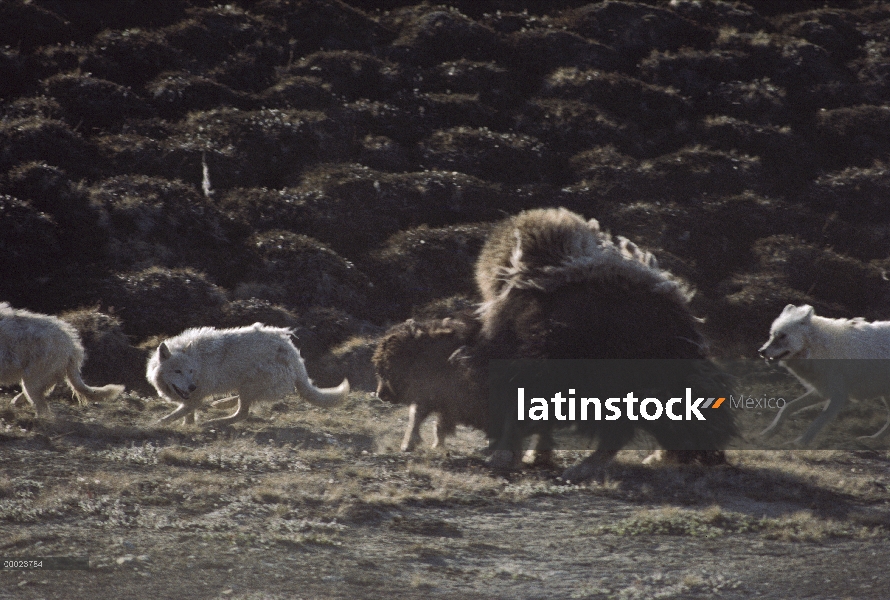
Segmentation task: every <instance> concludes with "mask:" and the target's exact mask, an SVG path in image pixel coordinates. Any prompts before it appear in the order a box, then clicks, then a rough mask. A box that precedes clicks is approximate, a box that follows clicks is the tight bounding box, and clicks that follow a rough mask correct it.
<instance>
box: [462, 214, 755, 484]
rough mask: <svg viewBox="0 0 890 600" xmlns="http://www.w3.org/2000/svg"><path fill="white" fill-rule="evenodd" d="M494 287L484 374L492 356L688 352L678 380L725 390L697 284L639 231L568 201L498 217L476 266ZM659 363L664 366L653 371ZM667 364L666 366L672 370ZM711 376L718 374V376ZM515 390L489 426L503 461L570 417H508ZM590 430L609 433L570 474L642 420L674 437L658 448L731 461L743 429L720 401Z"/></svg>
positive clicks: (591, 425) (611, 450)
mask: <svg viewBox="0 0 890 600" xmlns="http://www.w3.org/2000/svg"><path fill="white" fill-rule="evenodd" d="M476 280H477V283H478V285H479V289H480V292H481V294H482V298H483V304H482V306H481V308H480V310H479V318H480V320H481V323H482V326H481V330H480V334H479V336H478V338H477V340H476V341H475V343H474V344H473V346H472V349H471V350H470V354H471V357H470V359H469V360H467V361H465V362H466V363H467V364H468V365H470V366H469V367H468V368H469V369H470V370H474V371H475V372H476V375H475V378H476V379H477V381H487V365H488V361H489V360H491V359H696V360H689V361H683V362H679V361H678V362H676V363H674V364H676V365H677V366H676V367H675V368H673V369H671V372H670V373H669V374H668V376H669V378H670V379H671V381H672V383H673V384H674V385H676V384H678V383H679V384H680V385H691V386H692V387H694V388H695V389H696V395H700V392H701V391H702V390H703V389H704V391H705V392H707V391H708V390H709V389H710V390H711V391H714V392H715V395H719V392H720V391H725V389H726V388H725V385H723V384H725V380H724V379H721V377H720V374H719V373H718V372H717V370H716V368H714V369H713V370H712V371H711V370H709V369H708V368H705V370H704V372H702V365H703V364H704V365H711V363H710V362H709V361H707V360H705V359H707V354H706V343H705V339H704V338H703V336H702V334H701V333H700V332H699V329H698V319H696V318H695V317H694V316H693V314H692V312H691V310H690V308H689V300H690V298H691V293H690V291H689V289H688V288H687V287H686V286H685V285H684V284H683V283H682V282H681V281H679V280H678V279H677V278H675V277H674V276H673V275H671V274H670V273H669V272H667V271H665V270H663V269H660V268H659V267H658V263H657V261H656V260H655V257H654V256H653V255H652V254H650V253H648V252H645V251H643V250H642V249H640V248H639V247H637V246H636V245H635V244H634V243H633V242H631V241H629V240H627V239H625V238H622V237H615V238H613V237H612V236H611V235H610V234H608V233H606V232H604V231H601V230H600V227H599V223H598V222H597V221H596V220H593V219H591V220H590V221H586V220H584V219H583V218H582V217H580V216H579V215H577V214H575V213H572V212H571V211H568V210H566V209H564V208H559V209H535V210H529V211H525V212H522V213H519V214H518V215H515V216H513V217H511V218H508V219H506V220H505V221H503V222H502V223H500V224H499V225H497V226H496V227H495V228H494V229H493V230H492V232H491V234H490V236H489V239H488V241H487V242H486V244H485V246H484V247H483V249H482V251H481V253H480V257H479V260H478V263H477V267H476ZM658 375H659V374H655V373H653V375H652V376H653V377H657V376H658ZM660 375H664V373H661V374H660ZM708 386H711V387H710V388H708ZM515 402H516V397H515V390H514V391H513V395H512V396H508V395H506V394H504V395H503V397H493V399H492V402H491V403H490V405H489V410H490V411H491V415H490V418H489V429H488V433H489V437H490V438H491V439H492V448H493V450H494V453H493V455H492V457H491V459H490V462H491V464H492V465H493V466H497V467H507V466H510V465H513V464H516V463H517V461H518V457H519V450H520V449H521V444H522V441H523V439H524V438H525V437H527V436H528V435H530V434H532V433H535V434H538V435H551V434H552V432H553V430H554V429H555V428H559V427H567V426H570V425H572V423H571V422H567V421H552V420H551V421H536V422H531V423H530V422H529V421H528V420H526V421H524V422H521V423H520V422H519V421H516V420H515V419H512V418H508V417H507V415H512V414H514V413H513V411H515V406H516V404H515ZM577 427H578V431H579V432H580V433H582V434H584V435H586V436H589V437H590V438H597V439H598V446H597V449H596V451H594V452H593V453H592V454H591V455H590V456H588V457H587V458H586V459H585V460H584V461H582V462H581V463H579V464H578V465H575V466H573V467H570V468H569V469H568V470H566V471H565V473H564V474H563V479H566V480H571V481H579V480H583V479H587V478H589V477H591V476H593V475H594V474H596V473H598V472H599V471H600V470H601V469H602V467H603V466H604V465H605V464H607V463H608V462H609V461H611V460H612V458H614V456H615V455H616V454H617V452H618V451H619V450H620V449H621V448H623V447H625V446H626V445H627V444H628V443H629V442H630V441H631V440H632V439H633V437H634V436H635V435H636V433H637V432H638V431H645V432H647V433H649V434H650V435H651V436H652V437H654V438H655V440H656V442H658V444H659V445H660V446H661V447H662V448H664V449H665V451H664V452H656V454H654V455H653V456H652V457H650V458H649V459H647V461H648V462H652V461H653V460H664V461H665V462H668V461H670V462H678V463H692V462H696V463H702V464H709V465H710V464H719V463H722V462H725V457H724V453H723V448H725V447H726V444H727V442H728V441H729V440H730V439H731V438H732V437H734V436H735V435H737V430H736V426H735V422H734V420H733V417H732V413H731V411H729V410H716V411H714V413H713V414H712V413H708V418H707V420H706V421H705V422H700V421H695V422H690V421H672V420H669V419H666V418H660V419H657V420H652V421H650V420H643V419H640V420H635V421H631V420H627V419H620V420H617V421H594V420H588V421H585V422H579V423H578V425H577Z"/></svg>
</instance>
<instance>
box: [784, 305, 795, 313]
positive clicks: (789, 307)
mask: <svg viewBox="0 0 890 600" xmlns="http://www.w3.org/2000/svg"><path fill="white" fill-rule="evenodd" d="M796 308H797V307H796V306H794V305H793V304H789V305H788V306H786V307H785V310H783V311H782V312H783V313H787V312H791V311H792V310H794V309H796Z"/></svg>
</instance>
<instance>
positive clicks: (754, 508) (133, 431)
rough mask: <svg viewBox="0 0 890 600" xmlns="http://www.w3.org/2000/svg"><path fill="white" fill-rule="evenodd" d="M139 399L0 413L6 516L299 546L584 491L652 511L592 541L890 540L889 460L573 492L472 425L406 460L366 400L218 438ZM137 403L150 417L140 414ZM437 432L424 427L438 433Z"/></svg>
mask: <svg viewBox="0 0 890 600" xmlns="http://www.w3.org/2000/svg"><path fill="white" fill-rule="evenodd" d="M9 397H10V395H9V394H7V396H6V398H0V402H2V403H6V402H8V398H9ZM136 400H138V402H136V401H135V400H134V399H133V398H129V399H125V400H123V401H119V402H117V403H114V404H105V405H97V404H94V405H91V406H88V407H79V406H77V405H73V404H67V403H59V402H55V403H53V406H54V409H55V411H56V413H57V419H56V420H54V421H52V422H44V421H38V420H36V419H34V418H33V417H32V416H31V415H29V414H28V412H27V411H25V410H15V411H11V410H3V411H2V412H0V433H2V435H3V438H2V440H0V441H2V444H0V453H2V454H3V455H4V456H7V457H13V458H11V459H5V460H4V463H3V471H2V474H3V477H2V479H0V520H2V521H6V522H9V523H23V524H24V523H34V524H36V523H49V522H65V521H69V520H77V521H83V522H86V523H90V524H91V525H90V526H95V527H101V528H108V527H116V526H125V527H129V528H133V527H136V528H141V529H151V530H174V531H175V530H181V531H193V530H195V531H203V532H207V533H208V534H209V533H214V532H226V531H230V532H233V531H242V530H241V529H239V527H238V524H239V523H242V522H244V521H243V519H245V518H249V519H255V518H261V519H262V520H263V521H262V523H263V524H262V525H261V526H259V527H258V528H257V530H256V533H255V535H257V536H259V537H258V538H257V539H260V538H262V539H263V540H265V541H264V543H278V544H286V545H291V546H294V547H297V546H299V547H303V546H306V545H316V546H317V545H322V546H325V545H331V544H336V542H337V539H336V536H337V530H336V528H334V529H330V528H327V529H323V530H320V531H315V529H317V528H318V526H319V525H318V524H319V523H336V522H347V523H356V524H357V523H374V522H380V521H389V522H391V523H396V521H393V519H394V518H396V517H398V515H400V514H402V513H403V512H404V511H410V510H411V509H412V508H415V507H420V506H429V507H436V506H445V505H451V506H455V505H490V506H494V505H498V504H504V503H507V504H516V503H519V504H523V503H526V502H529V501H531V500H532V499H533V498H543V497H550V496H554V497H555V496H558V497H572V496H574V497H582V496H585V495H587V496H601V497H607V498H614V499H620V500H622V501H627V502H631V503H636V504H638V505H644V506H645V507H644V508H640V509H638V510H637V511H636V512H635V513H634V514H632V515H629V516H627V517H625V518H616V519H614V520H613V521H611V522H607V523H601V524H598V525H597V526H595V527H593V528H589V529H588V530H586V531H583V532H582V533H581V534H580V535H605V534H613V535H674V536H677V535H679V536H691V537H705V538H708V537H716V536H726V535H735V534H749V533H750V534H756V535H759V536H763V537H765V538H769V539H778V540H789V541H797V542H814V541H821V540H824V539H826V538H836V537H837V538H856V539H862V538H871V537H876V536H881V535H886V534H887V533H888V532H890V511H888V510H887V508H886V506H887V504H886V503H887V500H888V498H890V496H888V493H887V488H886V486H887V484H888V478H887V475H886V473H887V470H886V469H887V465H888V464H890V453H886V452H885V453H878V452H859V453H851V452H846V451H802V450H794V451H790V450H783V451H730V452H729V461H730V463H731V465H732V466H729V467H722V468H713V469H704V468H696V467H686V468H676V467H669V466H663V467H644V466H642V465H640V460H641V458H642V457H643V456H645V452H643V451H637V450H629V451H624V452H622V453H620V454H619V457H618V459H617V460H616V461H615V463H613V465H611V466H610V467H609V468H608V469H607V470H606V472H605V473H604V477H603V478H602V479H600V480H594V481H592V482H589V483H586V484H582V485H569V486H564V485H558V483H557V481H556V479H555V477H556V476H557V475H558V474H559V473H560V470H561V468H563V467H565V466H567V465H569V464H572V463H574V462H576V461H577V460H579V459H580V458H581V457H582V456H584V455H585V452H569V451H562V452H558V453H557V461H558V462H560V463H561V464H560V465H558V466H557V467H555V468H551V469H537V470H535V469H530V468H529V469H526V470H523V471H521V472H516V473H506V474H505V473H502V472H495V471H492V470H490V469H488V468H487V467H486V466H485V464H484V457H483V456H482V455H481V452H480V451H481V450H482V448H483V447H484V437H483V436H482V435H481V434H480V433H479V432H476V431H471V430H469V429H465V428H461V429H459V431H458V434H457V435H456V436H454V437H452V438H449V440H448V448H447V451H443V450H435V451H434V450H430V449H428V448H423V449H421V450H418V451H416V452H414V453H411V454H406V453H402V452H398V451H397V450H396V448H397V447H398V442H399V440H400V439H401V436H402V430H403V427H404V424H405V421H406V409H405V408H404V407H397V406H391V405H387V404H385V403H382V402H380V401H378V400H376V399H375V398H374V397H373V396H370V395H369V394H364V393H354V394H353V395H352V396H351V397H350V399H349V400H348V402H347V404H346V405H345V406H344V407H343V408H339V409H335V410H327V411H326V410H321V409H318V408H315V407H312V406H309V405H307V404H305V403H302V402H300V401H299V400H297V399H290V400H287V401H286V402H280V403H277V404H275V405H273V406H271V407H270V406H268V405H267V406H262V405H261V406H259V407H257V408H256V411H255V414H254V416H252V417H250V418H249V419H248V420H247V421H246V422H244V423H242V424H239V425H238V426H237V427H233V428H227V429H220V430H216V429H204V428H202V427H201V426H200V425H198V426H182V425H172V426H163V427H158V426H155V425H153V422H154V421H155V420H156V419H157V417H158V416H160V415H162V414H164V412H165V411H166V410H168V408H169V407H167V406H166V405H163V404H162V403H161V402H160V401H159V400H157V399H150V398H142V399H136ZM140 403H141V404H140ZM140 405H141V406H144V407H145V410H144V411H139V410H136V409H135V408H133V407H135V406H140ZM128 406H129V407H131V408H130V409H128V410H122V407H128ZM217 413H219V414H223V411H219V410H215V409H208V411H207V413H204V414H202V415H201V417H203V418H209V417H213V416H216V415H217ZM432 427H433V424H432V422H430V423H427V424H426V427H425V428H424V430H425V432H426V433H427V435H428V436H429V437H431V433H432V432H431V428H432ZM394 516H395V517H394ZM393 526H394V527H401V528H402V530H405V527H409V526H408V525H405V524H404V523H402V524H401V525H397V524H396V525H393ZM424 526H426V525H424ZM409 529H410V527H409ZM251 535H254V534H253V533H252V534H251ZM8 543H11V544H25V545H29V544H30V543H31V541H30V538H27V537H23V538H21V539H20V540H12V541H10V542H8Z"/></svg>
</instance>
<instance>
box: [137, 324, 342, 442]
mask: <svg viewBox="0 0 890 600" xmlns="http://www.w3.org/2000/svg"><path fill="white" fill-rule="evenodd" d="M290 334H291V330H290V329H284V328H280V327H270V326H267V325H263V324H262V323H254V324H253V325H251V326H249V327H238V328H234V329H215V328H213V327H199V328H196V329H187V330H185V331H183V332H182V333H180V334H179V335H177V336H176V337H172V338H170V339H168V340H166V341H165V342H163V343H161V345H160V346H158V349H157V351H156V352H155V353H154V354H153V355H152V357H151V358H150V359H149V361H148V372H147V374H146V376H147V377H148V381H149V382H150V383H151V384H152V385H153V386H154V387H155V389H157V390H158V393H159V394H160V395H161V397H162V398H164V399H165V400H168V401H170V402H173V403H176V404H179V407H178V408H177V409H176V410H174V411H173V412H172V413H170V414H169V415H167V416H165V417H163V418H161V421H162V422H163V421H172V420H173V419H177V418H179V417H183V418H184V419H185V423H187V424H188V423H194V422H195V410H196V409H198V408H200V407H201V401H202V400H204V399H205V398H211V397H216V396H222V395H226V394H237V396H238V402H237V405H238V408H237V409H236V410H235V412H234V413H232V414H231V415H230V416H228V417H223V418H221V419H212V420H210V421H207V423H215V424H217V425H228V424H231V423H237V422H238V421H241V420H243V419H245V418H247V414H248V411H249V410H250V405H251V404H253V403H254V402H257V401H263V400H278V399H280V398H283V397H285V396H288V395H291V394H293V393H294V387H295V386H296V389H297V391H299V393H300V395H301V396H302V397H303V398H305V399H306V400H308V401H309V402H310V403H312V404H315V405H316V406H324V407H332V406H337V405H338V404H340V403H342V402H343V401H344V400H345V399H346V395H347V394H349V381H347V380H346V379H344V380H343V382H342V383H341V384H340V385H339V386H337V387H334V388H324V389H319V388H317V387H315V386H314V385H312V381H310V379H309V376H308V374H307V373H306V366H305V365H304V364H303V359H302V358H301V357H300V351H299V350H297V348H296V347H295V346H294V345H293V344H292V343H291V341H290Z"/></svg>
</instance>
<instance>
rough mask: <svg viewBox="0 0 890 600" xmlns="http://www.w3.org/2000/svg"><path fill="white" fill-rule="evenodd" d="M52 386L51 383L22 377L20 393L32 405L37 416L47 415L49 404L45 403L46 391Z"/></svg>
mask: <svg viewBox="0 0 890 600" xmlns="http://www.w3.org/2000/svg"><path fill="white" fill-rule="evenodd" d="M52 387H53V384H52V383H45V382H40V381H28V380H26V379H22V393H23V394H24V395H25V397H26V398H27V399H28V400H29V401H30V402H31V404H32V405H33V406H34V411H35V412H36V413H37V416H38V417H43V416H49V415H48V413H49V406H47V404H46V392H47V391H48V390H49V389H50V388H52Z"/></svg>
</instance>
